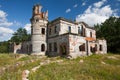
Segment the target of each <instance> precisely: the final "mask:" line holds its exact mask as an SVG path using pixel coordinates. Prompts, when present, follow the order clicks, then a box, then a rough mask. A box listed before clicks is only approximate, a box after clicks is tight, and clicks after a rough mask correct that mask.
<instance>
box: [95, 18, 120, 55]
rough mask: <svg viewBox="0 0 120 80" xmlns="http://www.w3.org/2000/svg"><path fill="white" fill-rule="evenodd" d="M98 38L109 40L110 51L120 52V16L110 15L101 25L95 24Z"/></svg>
mask: <svg viewBox="0 0 120 80" xmlns="http://www.w3.org/2000/svg"><path fill="white" fill-rule="evenodd" d="M94 27H95V29H96V34H97V37H98V38H104V39H106V40H107V46H108V51H109V52H115V53H120V45H119V44H120V17H118V18H117V17H110V18H109V19H107V20H106V21H105V22H104V23H102V24H101V25H95V26H94Z"/></svg>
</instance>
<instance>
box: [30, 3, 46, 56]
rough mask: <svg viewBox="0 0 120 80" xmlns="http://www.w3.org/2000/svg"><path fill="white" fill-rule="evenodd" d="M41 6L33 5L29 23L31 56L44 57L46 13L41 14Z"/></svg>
mask: <svg viewBox="0 0 120 80" xmlns="http://www.w3.org/2000/svg"><path fill="white" fill-rule="evenodd" d="M41 9H42V6H41V5H38V4H37V5H34V6H33V12H32V18H31V19H30V21H31V35H32V37H31V42H32V55H45V53H46V50H47V43H46V35H47V33H46V31H47V23H48V11H46V12H42V11H41Z"/></svg>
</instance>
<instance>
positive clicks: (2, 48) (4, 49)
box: [0, 41, 9, 53]
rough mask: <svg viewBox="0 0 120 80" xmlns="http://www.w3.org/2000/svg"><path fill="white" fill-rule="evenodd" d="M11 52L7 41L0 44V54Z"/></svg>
mask: <svg viewBox="0 0 120 80" xmlns="http://www.w3.org/2000/svg"><path fill="white" fill-rule="evenodd" d="M8 52H9V43H8V42H7V41H4V42H0V53H8Z"/></svg>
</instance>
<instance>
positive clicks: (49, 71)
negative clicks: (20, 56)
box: [29, 54, 120, 80]
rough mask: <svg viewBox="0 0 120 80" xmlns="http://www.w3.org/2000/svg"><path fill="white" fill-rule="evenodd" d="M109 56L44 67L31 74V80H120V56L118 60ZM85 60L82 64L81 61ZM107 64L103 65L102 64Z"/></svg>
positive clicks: (83, 58) (90, 57)
mask: <svg viewBox="0 0 120 80" xmlns="http://www.w3.org/2000/svg"><path fill="white" fill-rule="evenodd" d="M108 56H114V55H113V54H109V55H92V56H89V57H82V58H77V59H74V60H65V61H64V62H63V63H53V64H49V65H46V66H42V67H41V68H40V69H39V70H38V71H37V72H35V73H31V74H30V76H29V79H30V80H120V55H115V56H116V57H117V58H118V60H115V59H108V58H107V57H108ZM81 59H82V60H84V62H83V63H80V62H79V61H80V60H81ZM102 61H103V62H105V63H106V64H102V63H101V62H102Z"/></svg>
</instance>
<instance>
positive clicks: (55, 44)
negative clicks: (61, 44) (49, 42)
mask: <svg viewBox="0 0 120 80" xmlns="http://www.w3.org/2000/svg"><path fill="white" fill-rule="evenodd" d="M54 51H55V52H57V43H56V42H55V43H54Z"/></svg>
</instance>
